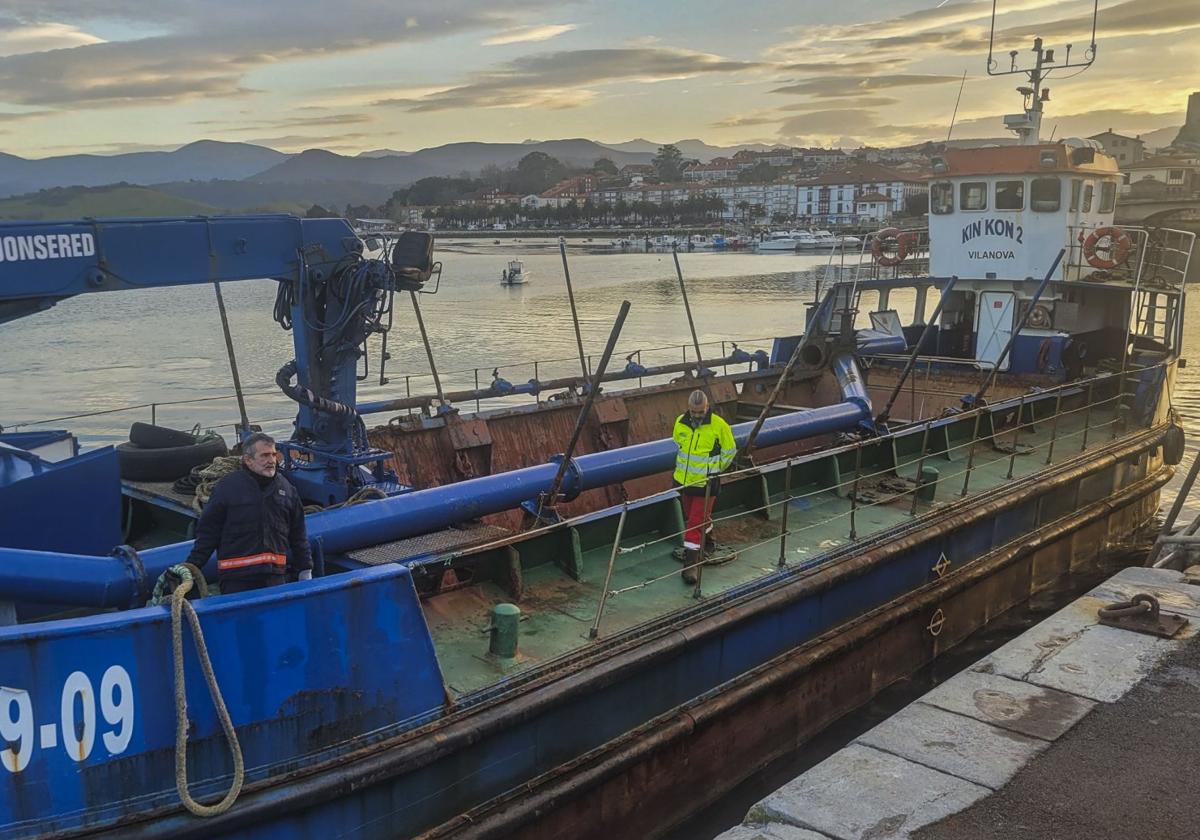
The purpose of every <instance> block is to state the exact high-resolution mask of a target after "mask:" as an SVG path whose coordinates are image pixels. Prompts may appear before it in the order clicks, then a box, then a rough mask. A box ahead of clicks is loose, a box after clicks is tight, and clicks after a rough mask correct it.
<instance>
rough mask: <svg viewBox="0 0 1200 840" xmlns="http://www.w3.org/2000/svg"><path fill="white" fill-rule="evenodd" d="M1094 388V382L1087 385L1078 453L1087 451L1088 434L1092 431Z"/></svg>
mask: <svg viewBox="0 0 1200 840" xmlns="http://www.w3.org/2000/svg"><path fill="white" fill-rule="evenodd" d="M1094 387H1095V383H1094V382H1089V383H1088V389H1087V411H1085V412H1084V413H1083V441H1082V442H1081V443H1080V444H1079V451H1080V452H1083V451H1084V450H1085V449H1087V439H1088V432H1089V431H1091V429H1092V389H1093V388H1094Z"/></svg>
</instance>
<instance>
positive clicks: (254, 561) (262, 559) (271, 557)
mask: <svg viewBox="0 0 1200 840" xmlns="http://www.w3.org/2000/svg"><path fill="white" fill-rule="evenodd" d="M286 565H287V555H286V554H274V553H272V552H269V551H264V552H263V553H262V554H251V555H249V556H247V557H227V558H225V559H224V560H217V571H221V572H223V571H225V570H226V569H244V568H245V567H246V566H286Z"/></svg>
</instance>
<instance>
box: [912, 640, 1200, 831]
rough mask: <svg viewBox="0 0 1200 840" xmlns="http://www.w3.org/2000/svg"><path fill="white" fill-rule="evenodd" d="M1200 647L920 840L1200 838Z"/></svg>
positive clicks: (1187, 649)
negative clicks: (1199, 784)
mask: <svg viewBox="0 0 1200 840" xmlns="http://www.w3.org/2000/svg"><path fill="white" fill-rule="evenodd" d="M1198 769H1200V639H1197V638H1193V639H1191V640H1189V642H1188V643H1187V644H1186V645H1185V646H1184V647H1183V648H1182V649H1181V650H1179V651H1176V652H1175V653H1173V654H1171V655H1169V656H1168V658H1167V659H1166V660H1165V661H1164V662H1163V663H1162V665H1161V666H1160V667H1159V668H1158V669H1157V670H1156V671H1154V672H1153V673H1152V674H1151V675H1150V676H1149V677H1147V678H1146V679H1145V680H1144V681H1142V683H1141V684H1139V685H1138V686H1137V687H1136V688H1134V689H1133V690H1132V691H1131V692H1130V693H1129V694H1127V695H1125V697H1123V698H1122V699H1120V700H1118V701H1117V702H1115V703H1103V704H1100V705H1099V706H1098V707H1097V708H1096V709H1094V710H1093V711H1092V713H1091V714H1089V715H1087V716H1086V717H1085V718H1084V719H1083V720H1082V721H1080V723H1079V724H1078V725H1076V726H1075V728H1074V729H1072V730H1071V732H1070V734H1069V735H1068V736H1066V737H1064V738H1060V739H1059V740H1058V741H1056V742H1055V743H1054V744H1052V745H1051V746H1050V747H1049V748H1048V749H1047V750H1046V751H1045V752H1043V753H1041V754H1040V755H1039V756H1037V757H1036V758H1034V759H1033V760H1032V761H1031V762H1030V763H1029V764H1027V765H1026V766H1025V767H1024V769H1022V770H1021V771H1020V772H1019V773H1017V775H1016V776H1014V777H1013V779H1012V781H1010V782H1009V783H1008V784H1007V785H1005V786H1004V787H1003V788H1001V789H1000V790H999V791H997V792H996V793H994V794H992V795H991V796H989V797H987V798H986V799H981V800H979V801H978V802H976V803H975V804H974V805H972V806H971V807H969V808H967V809H966V810H965V811H961V812H959V813H958V814H955V815H953V816H950V817H947V818H946V819H945V820H943V821H942V822H940V823H936V824H934V825H932V826H927V827H925V828H923V829H921V830H919V831H917V832H915V833H914V834H913V835H912V837H913V838H914V840H968V838H969V840H1010V838H1011V840H1018V838H1019V840H1030V838H1038V839H1039V840H1085V838H1086V840H1108V838H1112V840H1137V839H1138V838H1145V840H1150V838H1153V840H1195V838H1197V837H1200V799H1198V798H1197V781H1196V773H1197V770H1198Z"/></svg>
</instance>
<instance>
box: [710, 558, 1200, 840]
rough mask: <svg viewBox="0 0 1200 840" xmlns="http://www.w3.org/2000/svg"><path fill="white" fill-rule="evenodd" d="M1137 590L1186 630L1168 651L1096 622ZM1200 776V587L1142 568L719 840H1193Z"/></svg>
mask: <svg viewBox="0 0 1200 840" xmlns="http://www.w3.org/2000/svg"><path fill="white" fill-rule="evenodd" d="M1138 592H1146V593H1149V594H1152V595H1154V596H1155V597H1156V598H1158V599H1159V602H1160V603H1161V604H1162V607H1163V611H1164V612H1166V613H1174V614H1176V615H1180V616H1183V617H1185V618H1187V619H1188V620H1189V621H1190V622H1191V623H1190V625H1189V626H1187V627H1185V628H1184V629H1183V630H1182V631H1181V632H1180V634H1179V635H1178V636H1177V637H1176V638H1175V639H1171V640H1166V639H1160V638H1157V637H1155V636H1148V635H1144V634H1141V633H1135V632H1132V631H1130V630H1127V629H1120V628H1114V627H1107V626H1103V625H1100V624H1099V623H1098V617H1097V610H1098V609H1099V608H1100V607H1102V606H1104V605H1106V604H1111V603H1113V602H1115V601H1124V600H1128V599H1129V598H1131V597H1132V596H1133V595H1134V594H1135V593H1138ZM1198 768H1200V586H1196V585H1193V584H1191V583H1189V582H1188V581H1187V580H1186V579H1185V576H1184V575H1182V574H1180V573H1179V572H1172V571H1167V570H1152V569H1143V568H1136V567H1135V568H1129V569H1124V570H1122V571H1121V572H1119V573H1118V574H1116V575H1114V576H1113V577H1111V578H1109V579H1108V580H1107V581H1105V582H1104V583H1102V584H1100V585H1099V586H1097V587H1096V588H1095V589H1093V590H1092V591H1091V592H1089V593H1088V594H1087V595H1085V596H1083V597H1081V598H1079V599H1077V600H1075V601H1074V602H1072V603H1071V604H1069V605H1067V606H1066V607H1064V608H1063V609H1061V610H1059V611H1058V612H1056V613H1055V614H1054V615H1053V616H1051V617H1049V618H1048V619H1046V620H1045V621H1042V622H1041V623H1039V624H1037V625H1035V626H1034V627H1032V628H1030V629H1029V630H1027V631H1026V632H1025V633H1023V634H1022V635H1020V636H1018V637H1017V638H1015V639H1013V640H1011V641H1010V642H1008V643H1007V644H1005V645H1003V646H1002V647H1000V648H998V649H997V650H995V651H993V652H992V653H991V654H989V655H988V656H986V657H984V658H983V659H981V660H980V661H979V662H977V663H975V664H974V665H973V666H971V667H970V668H968V669H967V670H965V671H962V672H960V673H959V674H957V675H955V676H954V677H952V678H951V679H949V680H947V681H946V682H944V683H942V684H941V685H939V686H938V687H936V688H935V689H933V690H932V691H930V692H929V693H927V694H926V695H924V696H923V697H921V698H920V699H919V700H917V701H915V702H913V703H911V704H910V705H908V706H906V707H905V708H904V709H901V710H900V711H899V712H897V713H896V714H894V715H893V716H892V717H890V718H888V719H887V720H886V721H884V722H883V723H881V724H879V725H877V726H876V727H874V728H873V729H871V730H870V731H868V732H865V733H863V734H862V735H861V736H859V737H858V738H856V739H855V740H854V742H853V743H851V744H850V745H849V746H847V747H845V748H844V749H842V750H841V751H840V752H838V753H835V754H834V755H832V756H830V757H829V758H827V759H826V760H825V761H823V762H821V763H820V764H818V765H816V766H814V767H812V768H811V769H809V770H808V771H807V772H805V773H803V774H802V775H800V776H798V777H796V778H795V779H792V780H791V781H790V782H788V783H786V784H785V785H783V787H781V788H779V789H778V790H776V791H775V792H774V793H772V794H770V795H768V796H767V797H766V798H764V799H762V800H760V801H759V802H758V803H757V804H756V805H754V806H753V807H752V808H751V809H750V811H749V813H748V814H747V816H746V820H745V822H744V823H743V825H741V826H739V827H738V828H735V829H732V830H731V831H729V832H726V833H725V834H723V835H721V837H720V840H760V838H761V840H776V838H779V840H784V839H785V838H787V839H788V840H790V838H792V837H795V838H797V840H799V838H803V840H812V838H814V837H815V838H822V840H905V838H915V839H916V840H1009V838H1011V839H1012V840H1018V838H1019V840H1106V839H1107V838H1113V840H1117V838H1120V840H1131V839H1132V840H1140V839H1141V838H1146V840H1197V839H1198V838H1200V802H1198V800H1197V797H1196V789H1197V780H1196V775H1197V769H1198ZM799 830H802V831H805V832H809V833H808V834H800V833H796V832H797V831H799ZM789 832H790V833H789Z"/></svg>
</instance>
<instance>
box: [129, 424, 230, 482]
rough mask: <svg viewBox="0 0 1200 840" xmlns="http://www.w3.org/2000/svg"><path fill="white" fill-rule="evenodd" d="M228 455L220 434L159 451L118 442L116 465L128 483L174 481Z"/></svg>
mask: <svg viewBox="0 0 1200 840" xmlns="http://www.w3.org/2000/svg"><path fill="white" fill-rule="evenodd" d="M228 453H229V449H228V447H227V446H226V445H225V440H224V439H223V438H222V437H220V436H219V435H212V436H210V437H204V438H201V439H200V440H199V441H196V442H194V443H192V444H191V445H189V446H168V447H165V448H161V449H147V448H144V447H141V446H138V445H136V444H133V443H119V444H117V463H118V464H119V465H120V468H121V478H126V479H129V480H130V481H174V480H175V479H177V478H182V477H183V476H185V475H187V474H188V473H189V472H191V471H192V467H196V466H199V465H200V464H207V463H209V462H210V461H212V459H213V458H218V457H220V456H222V455H227V454H228Z"/></svg>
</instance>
